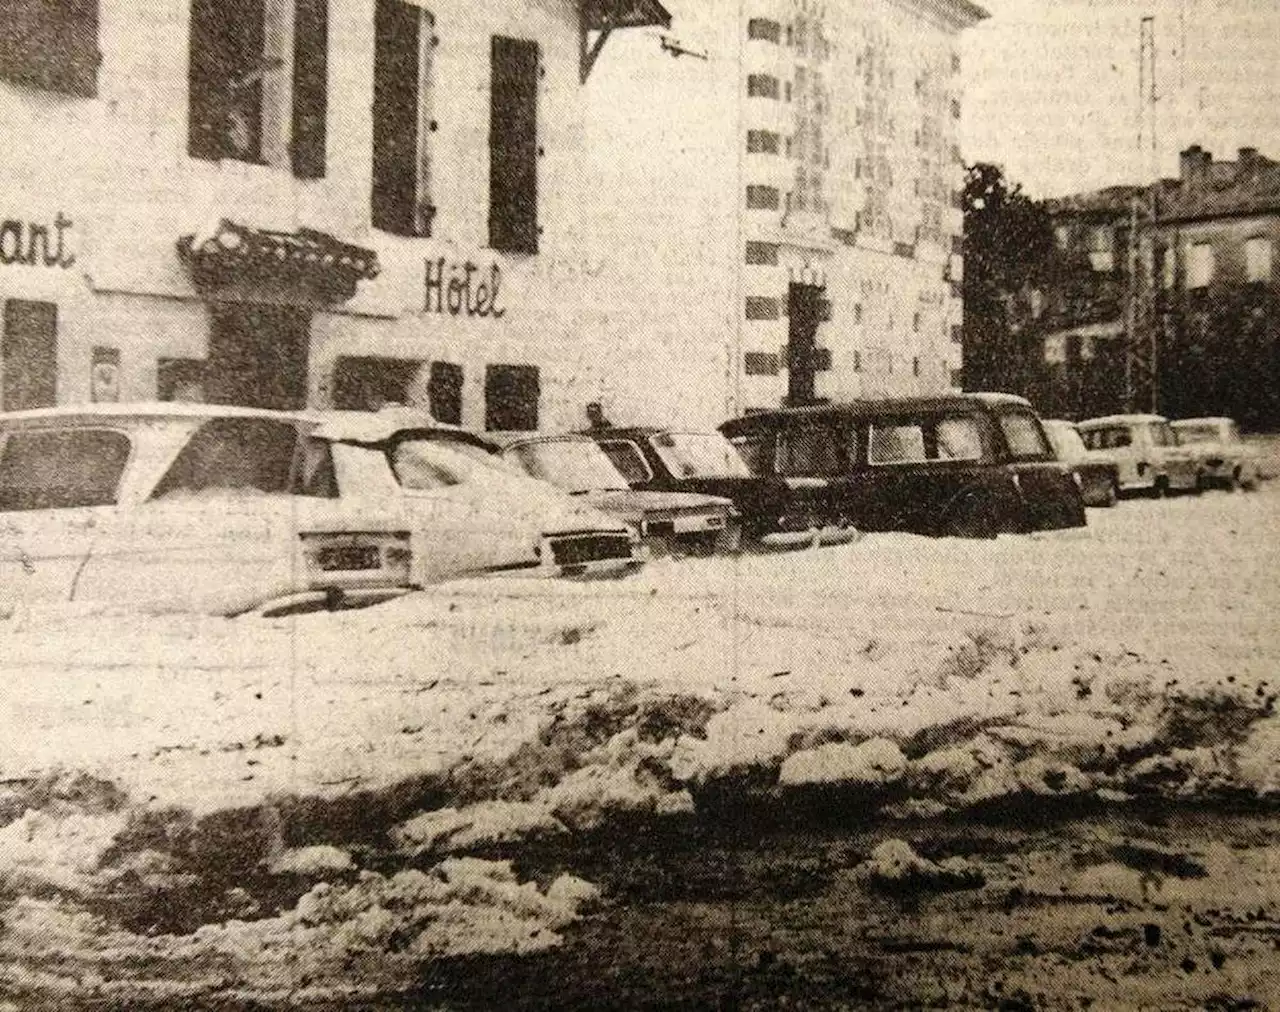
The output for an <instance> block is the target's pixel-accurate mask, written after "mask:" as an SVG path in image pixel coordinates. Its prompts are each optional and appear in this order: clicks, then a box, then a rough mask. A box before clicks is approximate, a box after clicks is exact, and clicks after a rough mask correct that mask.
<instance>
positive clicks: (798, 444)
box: [720, 393, 1085, 538]
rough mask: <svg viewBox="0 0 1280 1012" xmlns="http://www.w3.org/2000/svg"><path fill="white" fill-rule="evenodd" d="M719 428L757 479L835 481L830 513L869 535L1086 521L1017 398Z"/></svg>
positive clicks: (834, 410)
mask: <svg viewBox="0 0 1280 1012" xmlns="http://www.w3.org/2000/svg"><path fill="white" fill-rule="evenodd" d="M720 430H721V431H722V432H723V433H724V434H725V435H726V436H727V437H728V438H729V441H730V442H731V443H733V444H734V446H736V447H738V449H739V451H740V452H741V453H742V454H743V458H744V459H746V460H748V461H754V466H755V469H756V471H757V473H761V474H773V475H778V476H780V477H784V478H787V477H793V476H794V477H806V478H821V479H824V480H825V481H826V482H827V483H828V494H829V496H830V497H831V501H830V502H829V503H828V504H827V506H826V509H828V510H830V511H834V512H836V513H838V514H839V515H842V516H844V517H847V518H848V520H849V521H850V523H852V524H853V525H854V526H855V527H858V528H860V529H862V530H866V531H907V532H913V533H919V534H926V535H955V536H963V537H987V538H990V537H995V536H996V535H998V534H1001V533H1015V532H1025V531H1036V530H1053V529H1058V528H1065V527H1080V526H1083V525H1084V523H1085V513H1084V503H1083V501H1082V500H1081V497H1080V489H1079V488H1078V487H1077V486H1076V483H1075V481H1074V480H1073V479H1072V477H1071V473H1070V472H1069V471H1068V470H1067V468H1066V467H1064V466H1063V465H1062V464H1060V463H1059V462H1058V461H1057V460H1055V459H1054V454H1053V447H1052V446H1050V445H1049V441H1048V438H1047V437H1046V436H1045V434H1044V429H1043V428H1042V427H1041V424H1040V419H1039V418H1038V417H1037V416H1036V413H1035V412H1034V411H1033V410H1032V408H1031V405H1030V404H1029V403H1028V402H1027V401H1026V400H1024V399H1023V398H1021V397H1016V396H1013V395H1010V394H978V393H974V394H947V395H938V396H920V397H901V398H892V399H883V400H866V401H855V402H851V403H847V404H820V405H813V406H807V407H795V408H780V409H777V410H774V411H766V412H760V413H758V414H752V415H747V416H745V417H743V418H737V419H734V420H732V421H729V422H726V423H725V424H724V425H722V426H721V427H720Z"/></svg>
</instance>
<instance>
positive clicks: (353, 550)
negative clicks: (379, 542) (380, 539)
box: [316, 545, 382, 573]
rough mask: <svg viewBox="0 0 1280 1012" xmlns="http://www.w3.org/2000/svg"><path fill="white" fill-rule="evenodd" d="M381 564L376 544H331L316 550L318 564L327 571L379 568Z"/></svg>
mask: <svg viewBox="0 0 1280 1012" xmlns="http://www.w3.org/2000/svg"><path fill="white" fill-rule="evenodd" d="M381 564H382V559H381V556H380V554H379V552H378V548H377V546H376V545H329V546H327V547H325V548H321V549H320V550H319V551H317V552H316V565H318V566H319V567H320V568H321V569H322V570H323V571H324V572H326V573H332V572H335V571H344V570H353V569H362V570H364V569H377V568H379V566H380V565H381Z"/></svg>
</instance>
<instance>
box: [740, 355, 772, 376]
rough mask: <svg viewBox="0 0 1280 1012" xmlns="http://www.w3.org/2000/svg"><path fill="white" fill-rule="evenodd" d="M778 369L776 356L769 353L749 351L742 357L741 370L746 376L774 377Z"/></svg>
mask: <svg viewBox="0 0 1280 1012" xmlns="http://www.w3.org/2000/svg"><path fill="white" fill-rule="evenodd" d="M780 368H781V363H780V362H779V361H778V356H777V355H775V354H774V353H773V352H770V351H749V352H747V353H746V355H744V356H743V369H744V371H745V372H746V374H747V375H748V376H776V375H778V370H779V369H780Z"/></svg>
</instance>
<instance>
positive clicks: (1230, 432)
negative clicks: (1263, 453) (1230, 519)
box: [1171, 418, 1259, 488]
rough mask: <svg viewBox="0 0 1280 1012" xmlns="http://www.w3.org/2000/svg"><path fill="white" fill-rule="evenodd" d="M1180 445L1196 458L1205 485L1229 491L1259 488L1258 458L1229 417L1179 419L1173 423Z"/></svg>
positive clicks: (1174, 432)
mask: <svg viewBox="0 0 1280 1012" xmlns="http://www.w3.org/2000/svg"><path fill="white" fill-rule="evenodd" d="M1171 424H1172V427H1173V434H1174V435H1175V436H1177V437H1178V445H1179V446H1182V447H1185V448H1186V449H1187V451H1188V452H1190V453H1192V454H1194V455H1195V458H1196V460H1197V461H1198V462H1199V464H1200V474H1201V476H1202V477H1203V478H1204V480H1205V481H1206V482H1213V483H1214V484H1218V485H1225V486H1227V487H1228V488H1256V487H1257V484H1258V480H1259V473H1258V472H1259V468H1258V455H1257V453H1256V452H1255V451H1254V449H1253V447H1252V446H1250V445H1249V444H1248V443H1246V442H1244V441H1243V440H1241V438H1240V430H1239V429H1237V428H1236V423H1235V422H1234V421H1233V420H1232V419H1230V418H1180V419H1179V420H1178V421H1176V422H1173V423H1171Z"/></svg>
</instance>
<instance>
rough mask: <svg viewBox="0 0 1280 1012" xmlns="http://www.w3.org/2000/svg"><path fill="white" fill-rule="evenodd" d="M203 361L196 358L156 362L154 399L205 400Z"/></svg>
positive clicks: (197, 401)
mask: <svg viewBox="0 0 1280 1012" xmlns="http://www.w3.org/2000/svg"><path fill="white" fill-rule="evenodd" d="M204 368H205V366H204V361H203V360H202V359H198V358H162V359H159V360H158V361H157V362H156V399H157V400H161V401H190V402H193V403H197V404H198V403H200V402H202V401H203V400H204V399H205V393H204Z"/></svg>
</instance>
